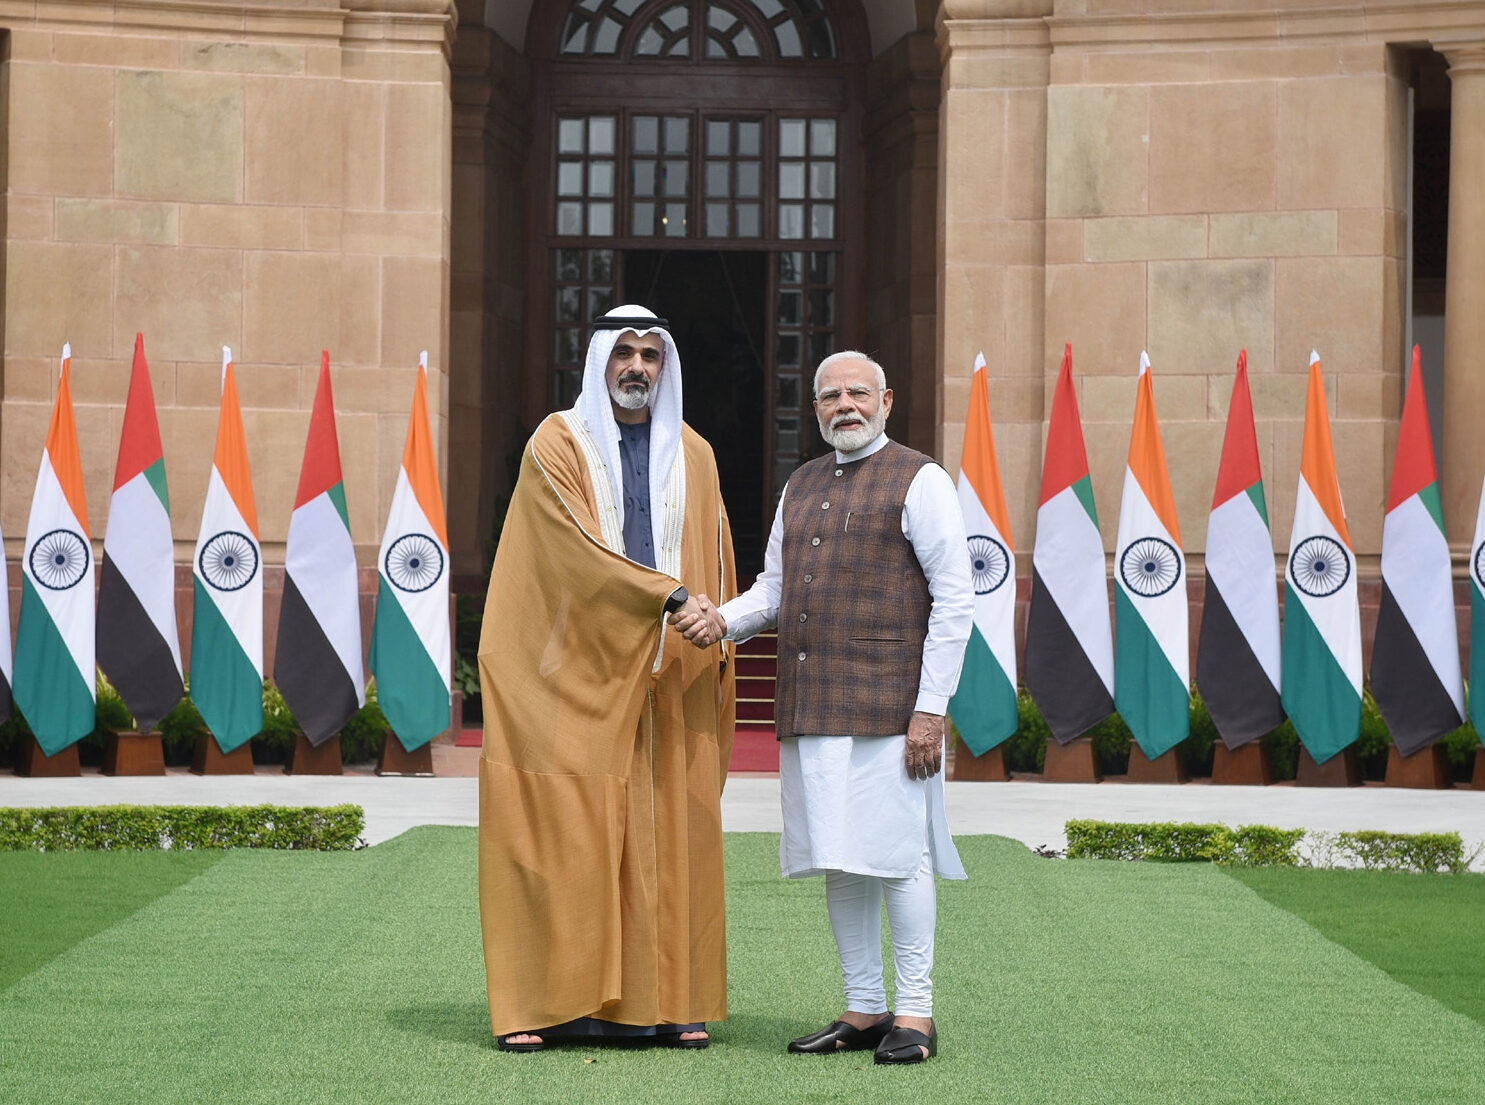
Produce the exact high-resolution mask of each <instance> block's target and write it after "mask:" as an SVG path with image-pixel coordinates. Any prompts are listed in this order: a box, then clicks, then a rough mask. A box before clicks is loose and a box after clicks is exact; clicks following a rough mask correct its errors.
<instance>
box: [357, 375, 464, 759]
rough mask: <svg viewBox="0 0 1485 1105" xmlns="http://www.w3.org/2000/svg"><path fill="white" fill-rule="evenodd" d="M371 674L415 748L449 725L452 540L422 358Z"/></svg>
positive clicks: (401, 733) (387, 548) (400, 734)
mask: <svg viewBox="0 0 1485 1105" xmlns="http://www.w3.org/2000/svg"><path fill="white" fill-rule="evenodd" d="M377 573H378V578H377V598H376V621H375V622H374V623H373V624H372V630H371V673H372V675H374V676H375V677H376V697H377V703H378V705H380V706H381V709H382V713H383V714H385V715H386V717H387V723H388V724H389V725H391V726H392V731H393V732H394V733H396V734H397V739H398V740H400V741H401V742H402V746H403V747H404V748H406V749H407V750H408V751H409V752H411V751H412V750H413V749H415V748H420V747H421V746H423V745H425V744H427V743H428V742H429V741H430V740H432V739H433V738H434V737H436V736H437V735H438V734H439V733H442V732H443V731H444V730H445V729H447V728H448V727H449V678H450V675H451V674H452V672H451V670H450V654H451V648H450V641H449V538H448V530H447V528H446V527H445V524H444V514H443V493H442V492H441V491H440V489H439V486H438V462H437V461H436V460H435V459H434V456H433V433H432V429H431V427H430V425H429V422H428V354H427V353H426V352H425V353H424V354H423V355H422V356H421V357H420V358H419V364H418V378H417V382H416V383H414V385H413V404H412V415H411V417H410V418H409V419H408V423H407V444H406V445H405V446H404V447H403V450H402V469H401V471H399V472H398V473H397V490H396V491H395V492H394V493H393V495H392V510H391V512H390V513H389V514H388V516H387V528H386V529H385V530H384V531H383V533H382V547H381V552H380V553H379V554H378V556H377Z"/></svg>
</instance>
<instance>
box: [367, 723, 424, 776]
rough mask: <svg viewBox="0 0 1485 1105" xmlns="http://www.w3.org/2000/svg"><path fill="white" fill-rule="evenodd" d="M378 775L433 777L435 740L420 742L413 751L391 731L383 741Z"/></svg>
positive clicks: (378, 759)
mask: <svg viewBox="0 0 1485 1105" xmlns="http://www.w3.org/2000/svg"><path fill="white" fill-rule="evenodd" d="M376 773H377V774H378V775H409V776H415V777H416V778H419V779H431V778H433V742H432V741H429V742H428V743H427V744H420V745H418V747H416V748H414V749H413V750H412V751H411V752H409V751H408V750H407V749H405V748H403V747H402V742H401V741H400V740H398V739H397V737H396V736H395V735H394V734H393V733H392V732H391V730H388V731H387V737H386V739H385V740H384V741H382V754H381V755H380V756H379V757H378V758H377V761H376Z"/></svg>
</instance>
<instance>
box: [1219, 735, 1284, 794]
mask: <svg viewBox="0 0 1485 1105" xmlns="http://www.w3.org/2000/svg"><path fill="white" fill-rule="evenodd" d="M1214 751H1215V753H1216V755H1215V756H1214V757H1213V759H1212V782H1213V783H1214V784H1217V785H1219V786H1238V787H1244V786H1246V787H1266V786H1268V785H1269V784H1270V783H1272V782H1273V781H1274V777H1273V774H1272V773H1271V772H1270V771H1269V769H1268V757H1267V756H1265V755H1264V754H1263V742H1262V741H1261V740H1253V741H1249V742H1248V743H1247V744H1241V745H1238V747H1236V748H1228V747H1227V745H1225V744H1223V743H1222V742H1221V741H1220V740H1219V741H1218V742H1217V746H1216V748H1215V749H1214Z"/></svg>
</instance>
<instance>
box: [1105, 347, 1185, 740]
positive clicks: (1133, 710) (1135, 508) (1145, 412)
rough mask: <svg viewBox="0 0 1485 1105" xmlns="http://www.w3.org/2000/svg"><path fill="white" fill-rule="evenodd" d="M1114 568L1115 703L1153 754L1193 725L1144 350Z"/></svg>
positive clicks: (1174, 527) (1177, 550) (1172, 516)
mask: <svg viewBox="0 0 1485 1105" xmlns="http://www.w3.org/2000/svg"><path fill="white" fill-rule="evenodd" d="M1114 569H1115V573H1114V624H1115V626H1116V628H1117V630H1118V632H1117V634H1116V636H1115V639H1116V641H1117V642H1118V645H1117V648H1116V650H1115V652H1114V705H1115V706H1117V707H1118V709H1119V716H1120V717H1122V718H1123V719H1124V722H1125V724H1127V725H1128V726H1129V731H1130V732H1131V733H1133V734H1134V739H1135V740H1137V741H1138V742H1139V746H1140V748H1141V750H1142V751H1143V752H1144V753H1145V755H1146V756H1147V757H1149V758H1150V759H1152V760H1153V759H1154V758H1155V757H1156V756H1159V755H1161V754H1163V753H1165V752H1168V751H1170V749H1172V748H1174V747H1175V746H1176V745H1177V744H1179V743H1180V742H1181V741H1183V740H1185V739H1186V736H1187V734H1188V733H1189V732H1190V731H1191V692H1190V690H1189V687H1190V684H1191V673H1190V664H1191V661H1190V659H1189V655H1190V636H1189V634H1190V629H1189V624H1188V618H1189V612H1188V611H1187V608H1186V556H1185V554H1184V553H1183V552H1182V551H1181V527H1180V523H1179V522H1178V521H1177V519H1176V500H1175V496H1173V495H1172V494H1171V490H1170V472H1169V471H1168V470H1167V469H1166V466H1165V447H1164V445H1162V444H1161V441H1160V423H1159V421H1158V420H1157V419H1156V417H1155V386H1154V382H1153V380H1152V377H1151V373H1150V358H1149V357H1148V356H1147V355H1145V354H1144V353H1141V354H1140V378H1139V384H1138V385H1137V390H1136V392H1135V400H1134V430H1133V432H1132V433H1131V435H1130V438H1129V463H1128V465H1127V466H1126V467H1125V469H1124V494H1123V497H1122V498H1121V499H1120V501H1119V540H1118V543H1117V545H1116V546H1115V548H1114Z"/></svg>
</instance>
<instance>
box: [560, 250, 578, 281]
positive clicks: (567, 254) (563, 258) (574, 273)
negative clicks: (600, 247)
mask: <svg viewBox="0 0 1485 1105" xmlns="http://www.w3.org/2000/svg"><path fill="white" fill-rule="evenodd" d="M582 278H583V251H582V250H580V249H559V250H558V251H557V279H558V280H581V279H582Z"/></svg>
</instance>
